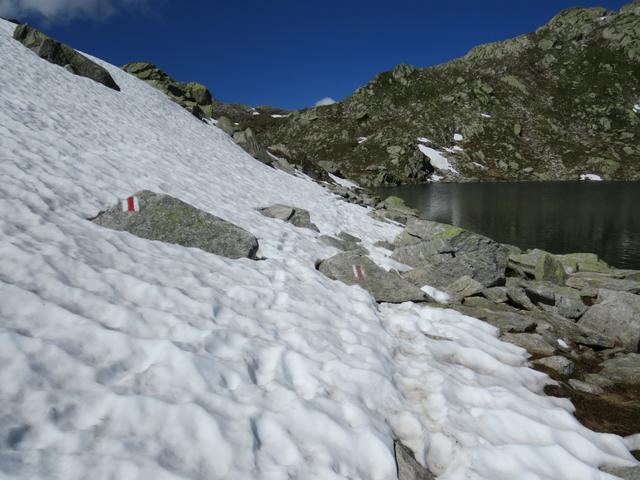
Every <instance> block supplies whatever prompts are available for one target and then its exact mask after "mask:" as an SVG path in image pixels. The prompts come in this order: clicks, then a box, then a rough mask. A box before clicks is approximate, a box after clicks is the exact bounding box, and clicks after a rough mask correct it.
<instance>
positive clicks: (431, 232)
mask: <svg viewBox="0 0 640 480" xmlns="http://www.w3.org/2000/svg"><path fill="white" fill-rule="evenodd" d="M394 243H395V245H396V249H395V250H394V252H393V255H392V258H393V259H394V260H397V261H398V262H401V263H404V264H406V265H409V266H411V267H414V268H415V269H418V270H422V271H423V273H424V275H422V276H423V277H431V283H428V282H427V284H429V285H431V286H434V287H437V288H442V287H443V286H445V285H449V284H451V283H453V282H454V281H456V280H457V279H459V278H460V277H463V276H468V277H471V278H472V279H473V280H475V281H477V282H479V283H480V284H482V285H483V286H485V287H490V286H494V285H497V284H500V283H503V282H504V277H505V270H506V267H507V263H508V249H507V248H505V247H504V246H503V245H501V244H499V243H498V242H495V241H494V240H491V239H490V238H488V237H485V236H483V235H478V234H476V233H473V232H470V231H468V230H464V229H462V228H459V227H455V226H453V225H447V224H444V223H439V222H431V221H427V220H419V219H410V220H409V221H408V223H407V227H406V228H405V230H404V231H403V232H402V233H401V234H400V235H399V236H398V237H397V238H396V240H395V242H394ZM420 276H421V275H420V273H419V272H416V274H415V275H413V276H412V275H409V277H410V278H411V277H415V278H412V281H414V280H415V281H414V283H415V282H416V281H421V279H420ZM438 277H441V278H438Z"/></svg>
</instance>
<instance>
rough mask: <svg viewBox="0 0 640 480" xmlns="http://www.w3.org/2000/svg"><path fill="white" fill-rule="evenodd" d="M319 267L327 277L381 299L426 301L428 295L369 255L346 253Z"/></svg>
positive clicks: (326, 261) (321, 263)
mask: <svg viewBox="0 0 640 480" xmlns="http://www.w3.org/2000/svg"><path fill="white" fill-rule="evenodd" d="M317 268H318V270H319V271H320V272H322V273H323V274H324V275H326V276H327V277H329V278H331V279H333V280H338V281H341V282H343V283H345V284H347V285H360V286H361V287H362V288H364V289H365V290H367V291H368V292H369V293H371V295H372V296H373V298H375V299H376V301H378V302H388V303H402V302H424V301H427V300H428V297H427V296H426V294H425V293H424V292H422V291H421V290H420V289H419V288H417V287H415V286H413V285H411V284H410V283H409V282H407V281H406V280H404V279H403V278H402V277H401V276H400V275H398V274H397V273H396V272H393V271H391V272H387V271H386V270H384V269H382V268H380V267H379V266H378V265H376V264H375V263H374V262H373V261H372V260H371V259H370V258H369V257H366V256H364V255H361V254H359V253H357V252H345V253H340V254H338V255H335V256H333V257H331V258H328V259H326V260H323V261H322V262H320V263H319V264H318V267H317Z"/></svg>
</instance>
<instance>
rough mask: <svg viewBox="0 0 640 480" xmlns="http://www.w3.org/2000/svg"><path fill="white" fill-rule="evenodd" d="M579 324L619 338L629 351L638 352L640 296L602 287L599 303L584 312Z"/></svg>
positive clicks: (639, 339)
mask: <svg viewBox="0 0 640 480" xmlns="http://www.w3.org/2000/svg"><path fill="white" fill-rule="evenodd" d="M579 324H580V325H583V326H586V327H588V328H591V329H593V330H596V331H598V332H601V333H602V334H603V335H606V336H607V337H610V338H614V339H617V340H618V341H619V342H620V343H621V344H622V345H623V346H624V348H625V350H626V351H628V352H638V348H639V346H640V296H638V295H633V294H630V293H625V292H614V291H612V290H604V289H601V290H599V291H598V303H597V304H596V305H594V306H593V307H591V308H590V309H589V310H588V311H587V313H585V314H584V316H583V317H582V318H581V319H580V320H579Z"/></svg>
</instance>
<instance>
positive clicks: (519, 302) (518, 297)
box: [507, 288, 536, 310]
mask: <svg viewBox="0 0 640 480" xmlns="http://www.w3.org/2000/svg"><path fill="white" fill-rule="evenodd" d="M507 297H508V299H509V300H510V301H511V303H512V304H513V305H515V306H517V307H518V308H521V309H524V310H535V309H536V306H535V305H534V304H533V303H531V300H529V297H528V296H527V294H526V293H525V292H524V290H523V289H521V288H507Z"/></svg>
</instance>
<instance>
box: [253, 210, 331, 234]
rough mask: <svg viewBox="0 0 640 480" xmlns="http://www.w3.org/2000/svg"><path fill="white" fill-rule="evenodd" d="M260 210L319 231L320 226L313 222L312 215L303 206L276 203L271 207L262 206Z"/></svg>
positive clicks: (270, 215)
mask: <svg viewBox="0 0 640 480" xmlns="http://www.w3.org/2000/svg"><path fill="white" fill-rule="evenodd" d="M258 211H259V212H260V213H261V214H262V215H264V216H265V217H270V218H277V219H278V220H282V221H283V222H287V223H290V224H291V225H295V226H296V227H300V228H307V229H309V230H313V231H314V232H319V231H320V230H319V229H318V227H317V226H316V225H315V224H314V223H312V222H311V215H310V214H309V212H308V211H307V210H305V209H303V208H297V207H290V206H288V205H281V204H275V205H272V206H270V207H265V208H260V209H258Z"/></svg>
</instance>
